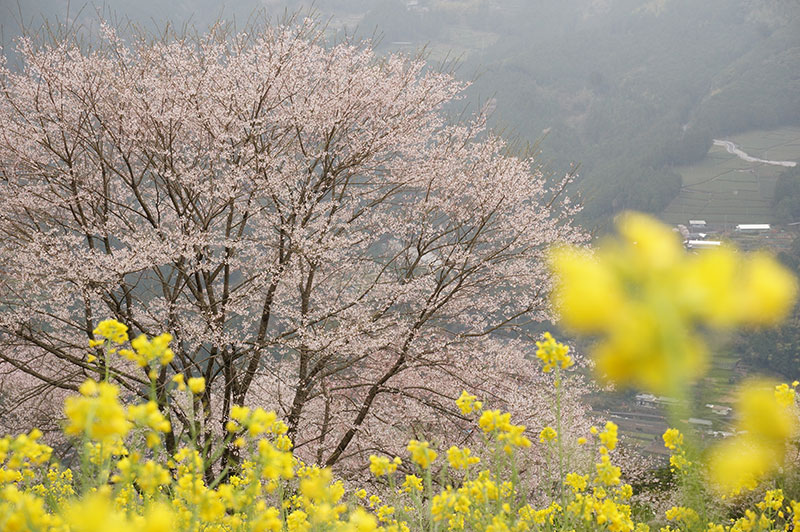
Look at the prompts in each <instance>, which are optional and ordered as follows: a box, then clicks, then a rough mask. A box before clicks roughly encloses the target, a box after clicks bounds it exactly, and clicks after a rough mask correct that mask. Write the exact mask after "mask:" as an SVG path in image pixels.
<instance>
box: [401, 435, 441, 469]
mask: <svg viewBox="0 0 800 532" xmlns="http://www.w3.org/2000/svg"><path fill="white" fill-rule="evenodd" d="M407 449H408V452H410V453H411V460H413V461H414V462H415V463H417V464H418V465H419V466H420V467H421V468H422V469H427V468H429V467H430V465H431V463H433V461H434V460H436V457H437V456H438V454H437V453H436V451H434V450H433V449H431V448H430V444H429V443H428V442H426V441H417V440H411V441H409V442H408V447H407Z"/></svg>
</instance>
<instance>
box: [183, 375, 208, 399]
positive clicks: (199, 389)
mask: <svg viewBox="0 0 800 532" xmlns="http://www.w3.org/2000/svg"><path fill="white" fill-rule="evenodd" d="M186 384H187V386H189V390H190V391H191V392H192V393H193V394H195V395H198V394H201V393H203V392H204V391H205V389H206V379H205V378H203V377H192V378H190V379H189V381H188V382H187V383H186Z"/></svg>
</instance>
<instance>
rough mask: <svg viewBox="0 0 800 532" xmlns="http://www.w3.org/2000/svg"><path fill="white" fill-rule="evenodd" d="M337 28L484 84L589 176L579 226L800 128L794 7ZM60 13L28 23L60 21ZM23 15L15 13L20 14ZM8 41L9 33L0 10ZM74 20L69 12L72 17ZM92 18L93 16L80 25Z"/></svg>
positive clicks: (525, 135) (187, 7)
mask: <svg viewBox="0 0 800 532" xmlns="http://www.w3.org/2000/svg"><path fill="white" fill-rule="evenodd" d="M311 3H312V2H306V1H299V0H262V1H260V2H258V1H256V0H247V1H240V2H236V3H233V4H232V6H233V7H230V6H226V5H225V4H217V3H213V5H212V2H210V0H183V1H181V2H176V3H173V4H169V5H165V4H164V3H163V2H157V1H156V0H142V1H140V2H137V4H136V7H135V8H132V7H128V6H127V5H126V4H127V3H125V2H122V1H121V0H108V1H107V2H106V9H107V11H113V12H115V13H116V14H117V15H118V16H119V15H123V16H129V17H131V18H133V19H135V20H138V21H140V22H145V23H148V22H149V21H150V20H152V19H154V18H157V19H159V20H164V18H165V17H169V18H172V20H174V21H176V22H177V21H182V20H185V19H186V18H188V17H189V16H192V17H193V19H192V20H193V21H194V23H195V24H196V25H198V26H204V25H207V24H209V23H210V22H211V21H212V20H213V19H214V18H216V17H217V16H223V17H226V18H228V19H230V18H232V17H234V16H235V17H236V19H237V20H238V21H244V20H246V18H247V16H248V15H249V14H250V13H251V12H252V11H253V10H254V9H255V8H258V7H263V8H264V9H265V10H266V11H267V12H268V13H270V14H271V15H272V16H273V18H275V17H277V16H280V14H281V13H283V11H284V9H288V10H290V11H291V10H294V9H298V8H300V7H302V6H304V5H307V4H311ZM313 4H314V6H315V9H316V10H317V11H318V12H319V13H320V14H321V16H322V17H323V18H324V17H329V16H330V17H332V19H331V24H330V26H331V29H332V31H338V30H341V29H344V28H347V29H348V30H349V31H351V32H352V31H355V29H356V28H357V31H358V32H360V33H361V34H363V35H372V34H373V33H375V32H376V30H377V33H378V34H380V35H382V41H381V46H382V48H384V49H404V50H409V51H413V50H415V49H417V48H420V47H422V46H423V45H427V47H428V50H429V51H430V53H431V57H432V59H434V60H435V59H440V58H443V57H444V56H445V55H446V54H447V53H448V52H450V54H451V57H453V56H455V57H461V58H462V64H461V67H460V68H459V70H458V72H459V74H460V75H462V76H463V77H465V78H472V77H473V75H474V74H475V73H478V74H479V76H478V78H477V81H476V82H475V84H474V85H473V86H472V87H471V88H470V93H469V94H470V98H471V100H472V101H473V102H481V101H485V100H486V99H488V98H492V97H494V98H495V99H496V104H497V107H496V111H495V113H494V115H493V123H494V125H496V126H498V127H501V128H503V129H505V130H507V131H510V132H511V133H515V134H516V135H518V136H519V137H521V139H523V140H528V141H536V140H538V139H540V138H542V137H543V136H545V134H546V136H545V138H544V141H543V143H542V148H543V158H544V159H545V160H548V161H550V162H551V165H550V166H551V167H552V168H553V169H554V170H557V171H564V170H566V169H568V168H569V165H570V163H573V162H578V163H580V164H581V181H580V183H579V184H578V185H577V186H578V187H579V188H580V189H581V193H582V196H583V200H584V205H585V209H584V212H583V221H584V223H585V224H586V225H587V226H589V227H592V226H595V225H598V224H600V225H602V224H603V223H604V221H606V220H607V219H608V218H609V216H610V215H611V214H613V213H615V212H618V211H620V210H622V209H639V210H645V211H650V212H659V211H661V210H662V209H663V208H664V207H665V206H666V205H667V203H669V201H670V200H671V199H672V198H673V197H674V196H675V195H676V194H677V192H678V190H679V188H680V176H679V175H678V174H677V173H676V172H675V171H674V167H675V166H676V165H681V164H685V163H690V162H694V161H697V160H699V159H700V158H702V157H703V156H704V155H705V154H706V152H707V150H708V148H709V146H710V145H711V139H712V138H714V137H715V136H723V135H728V134H733V133H737V132H742V131H746V130H749V129H754V128H763V129H766V128H772V127H775V126H781V125H790V124H800V3H799V2H797V1H796V0H703V1H697V0H652V1H646V0H536V1H534V0H317V1H316V2H313ZM65 6H66V1H60V0H31V1H30V2H25V6H24V7H23V8H22V9H23V11H25V14H26V16H27V17H28V19H30V18H31V17H32V16H33V14H34V13H36V12H37V11H41V12H44V14H45V15H47V16H49V17H50V18H51V19H52V18H53V17H54V15H60V17H61V18H62V20H63V19H64V18H65V17H64V11H65ZM15 9H16V8H15ZM4 10H5V11H4V12H3V13H2V16H3V25H4V38H5V40H6V41H8V40H9V37H10V35H13V33H14V31H15V30H14V24H13V21H11V17H10V16H9V14H10V12H11V11H13V10H11V9H10V8H8V7H4ZM72 11H73V13H74V12H75V11H76V10H75V6H74V5H73V6H72ZM92 12H93V11H92V10H91V9H85V10H84V14H83V15H82V16H87V15H90V14H91V13H92Z"/></svg>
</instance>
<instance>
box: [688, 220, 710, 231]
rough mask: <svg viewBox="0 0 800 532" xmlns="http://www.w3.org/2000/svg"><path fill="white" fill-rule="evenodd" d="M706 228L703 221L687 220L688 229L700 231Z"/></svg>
mask: <svg viewBox="0 0 800 532" xmlns="http://www.w3.org/2000/svg"><path fill="white" fill-rule="evenodd" d="M705 226H706V221H705V220H689V227H692V228H696V229H700V228H703V227H705Z"/></svg>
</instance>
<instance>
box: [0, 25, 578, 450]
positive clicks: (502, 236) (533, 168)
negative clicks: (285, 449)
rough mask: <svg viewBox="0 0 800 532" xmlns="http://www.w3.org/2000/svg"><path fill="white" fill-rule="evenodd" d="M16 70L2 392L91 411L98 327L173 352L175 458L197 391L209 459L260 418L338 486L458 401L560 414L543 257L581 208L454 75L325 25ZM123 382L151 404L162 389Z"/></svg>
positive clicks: (130, 42) (3, 154)
mask: <svg viewBox="0 0 800 532" xmlns="http://www.w3.org/2000/svg"><path fill="white" fill-rule="evenodd" d="M18 53H19V55H20V57H21V58H22V59H21V64H22V68H11V67H9V66H7V65H6V64H5V62H4V63H3V64H2V70H0V197H1V198H2V201H0V359H2V363H3V365H4V366H5V368H6V370H11V371H14V372H18V373H21V374H25V375H27V376H28V377H27V378H34V379H35V381H36V382H38V383H40V384H37V386H41V385H45V387H49V388H53V389H58V390H75V389H76V388H77V386H78V385H79V384H80V382H82V381H83V380H84V379H86V378H87V377H94V378H100V377H102V375H103V374H104V373H105V371H106V368H105V366H104V364H105V363H106V362H105V359H104V358H103V357H97V359H96V360H94V359H93V357H88V356H87V355H88V354H89V352H90V349H89V348H88V347H87V345H88V344H87V342H88V340H89V339H91V338H92V330H93V329H94V328H95V327H96V325H97V323H98V322H99V321H100V320H102V319H105V318H109V317H113V318H115V319H117V320H119V321H121V322H123V323H125V324H127V325H128V326H129V327H130V329H131V335H132V336H135V335H137V334H141V333H143V334H147V335H151V336H152V335H157V334H159V333H161V332H165V331H166V332H169V333H171V334H172V335H173V338H174V340H173V344H172V347H173V350H174V352H175V355H176V356H175V359H174V360H173V361H172V362H171V363H170V365H169V366H168V367H165V368H163V369H162V370H161V371H160V373H159V375H158V377H157V385H158V386H157V389H158V397H159V402H160V404H161V406H162V408H163V409H164V410H165V411H168V412H169V413H170V415H171V417H172V419H173V434H172V435H171V437H170V439H169V445H172V446H174V445H176V442H177V440H178V439H179V438H180V434H181V431H183V430H186V423H188V422H189V415H188V413H187V411H186V410H185V409H184V408H183V406H185V405H182V404H181V402H180V401H174V400H171V399H170V393H169V390H170V389H171V386H172V384H171V381H170V379H171V377H172V376H173V375H174V374H175V373H184V374H185V375H186V377H187V378H188V377H196V376H202V377H205V379H206V382H207V388H206V391H205V392H204V394H203V396H202V397H201V398H200V400H199V402H198V408H200V409H201V414H202V415H201V416H200V417H201V421H202V426H203V430H204V437H205V438H211V437H212V435H213V434H215V433H219V432H221V431H222V430H223V427H224V424H225V422H226V421H227V414H226V413H227V412H228V411H229V408H230V407H231V406H232V405H234V404H263V405H264V406H268V407H271V408H276V409H278V410H279V412H280V413H282V414H283V415H284V416H285V420H286V423H287V425H288V426H289V432H290V436H291V437H292V438H293V440H294V441H295V445H296V447H297V449H298V452H300V453H301V454H302V453H305V456H308V457H310V458H312V459H313V460H315V461H317V462H319V463H323V464H328V465H332V464H335V463H337V462H339V461H341V460H342V459H343V458H345V457H348V456H351V455H353V454H354V453H358V452H364V451H369V452H376V450H379V449H377V446H379V445H380V443H379V442H380V441H382V440H383V441H385V440H386V438H387V437H388V435H389V434H390V433H391V431H393V430H400V428H399V427H400V425H404V426H405V427H408V426H409V421H410V420H411V419H412V418H415V419H419V420H423V421H424V420H427V421H426V422H430V423H434V422H435V423H444V421H443V420H445V419H448V420H451V421H452V422H453V423H458V420H459V416H458V415H457V413H456V411H454V408H453V405H452V400H453V399H454V398H455V397H456V396H457V395H458V393H459V392H460V390H461V389H462V388H467V389H470V390H471V391H474V392H477V393H481V392H484V393H485V394H487V395H492V394H494V395H496V396H498V397H497V398H498V400H501V399H504V397H502V396H503V395H504V394H505V392H501V390H502V389H504V387H505V389H506V391H507V392H509V393H508V394H505V395H506V397H505V399H509V398H510V397H511V395H515V396H517V395H519V396H524V397H527V400H528V401H529V405H531V404H536V403H537V401H539V399H541V397H542V396H541V394H539V395H537V392H536V389H537V387H541V383H540V380H538V379H535V378H528V377H527V375H528V374H529V373H530V372H531V369H530V368H529V365H530V364H529V363H528V362H527V361H526V355H530V351H531V343H530V342H527V341H526V340H525V338H526V337H525V330H526V327H527V326H528V324H530V323H531V322H532V321H539V320H542V319H546V318H548V316H549V310H548V305H547V297H546V296H547V293H548V289H549V286H550V283H549V277H548V273H547V271H546V268H545V267H544V266H543V263H542V262H543V254H544V250H545V247H546V246H547V245H549V244H551V243H553V242H555V241H568V242H578V241H580V240H581V239H582V236H581V234H580V232H579V231H578V230H576V229H575V227H574V226H573V225H571V223H570V219H571V217H572V215H573V214H574V212H575V210H576V208H575V206H574V205H573V204H571V203H570V202H569V200H568V199H567V198H566V197H565V196H564V194H563V190H564V187H565V185H566V181H567V180H566V179H565V180H552V179H550V180H548V179H546V176H544V175H543V174H542V172H541V171H540V169H539V167H538V166H537V164H536V163H535V161H533V160H532V159H530V158H521V157H515V156H512V155H510V154H509V153H508V152H509V150H508V148H507V145H506V143H505V142H504V141H503V140H502V139H500V138H499V137H497V136H496V135H494V134H493V133H492V132H491V131H488V130H487V129H486V127H485V120H484V117H483V116H481V115H478V116H475V117H473V118H471V119H469V120H462V121H459V122H455V123H454V122H451V121H449V120H448V116H447V108H446V106H447V105H448V104H449V103H451V102H453V101H454V100H455V99H457V98H459V96H460V94H461V93H462V91H463V90H464V88H465V84H464V83H461V82H459V81H457V80H456V79H455V78H454V77H453V76H452V75H450V74H448V73H443V72H440V71H435V70H432V69H428V68H426V66H425V64H424V62H423V61H422V60H418V59H412V58H408V57H405V56H403V55H388V56H378V55H376V54H375V53H374V52H373V50H372V49H371V47H370V45H369V44H368V43H358V42H352V41H345V42H339V43H327V42H326V41H325V39H324V36H323V33H322V32H321V30H320V29H319V27H318V26H316V25H315V23H314V22H313V21H309V20H305V21H299V22H297V23H289V24H286V25H284V26H265V27H261V28H258V31H255V30H253V31H251V32H248V33H239V34H236V35H233V36H230V35H226V34H224V32H220V31H212V32H210V33H209V34H206V35H203V36H200V37H196V38H188V37H185V36H181V35H170V34H167V35H165V36H164V37H162V38H160V39H155V40H154V39H149V38H144V37H142V38H129V39H127V40H126V39H123V38H122V37H120V36H119V34H118V33H117V32H115V31H114V30H113V29H112V28H110V27H108V26H103V29H102V35H101V38H100V39H99V41H98V42H97V43H95V44H94V45H93V46H92V47H86V46H80V45H79V43H78V42H77V39H75V38H64V39H60V40H58V41H56V42H49V43H36V42H34V40H33V39H30V38H22V39H20V40H19V42H18ZM109 364H110V366H111V368H110V374H111V375H112V379H113V380H114V381H116V382H118V383H119V384H120V385H121V386H122V387H123V388H124V389H125V390H126V391H127V393H129V394H131V395H143V394H146V393H147V383H148V377H147V372H148V371H149V370H150V368H147V367H146V368H138V367H137V366H135V365H132V364H130V363H128V362H127V361H126V360H124V359H122V358H119V359H117V358H116V357H114V358H112V359H110V362H109ZM509 374H514V375H515V380H514V381H513V382H514V383H516V384H513V385H511V382H512V381H510V380H509V379H508V375H509ZM511 388H513V389H511ZM511 392H513V394H512V393H511ZM423 424H424V423H423ZM419 426H420V427H421V426H422V425H419ZM227 458H230V457H227Z"/></svg>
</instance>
